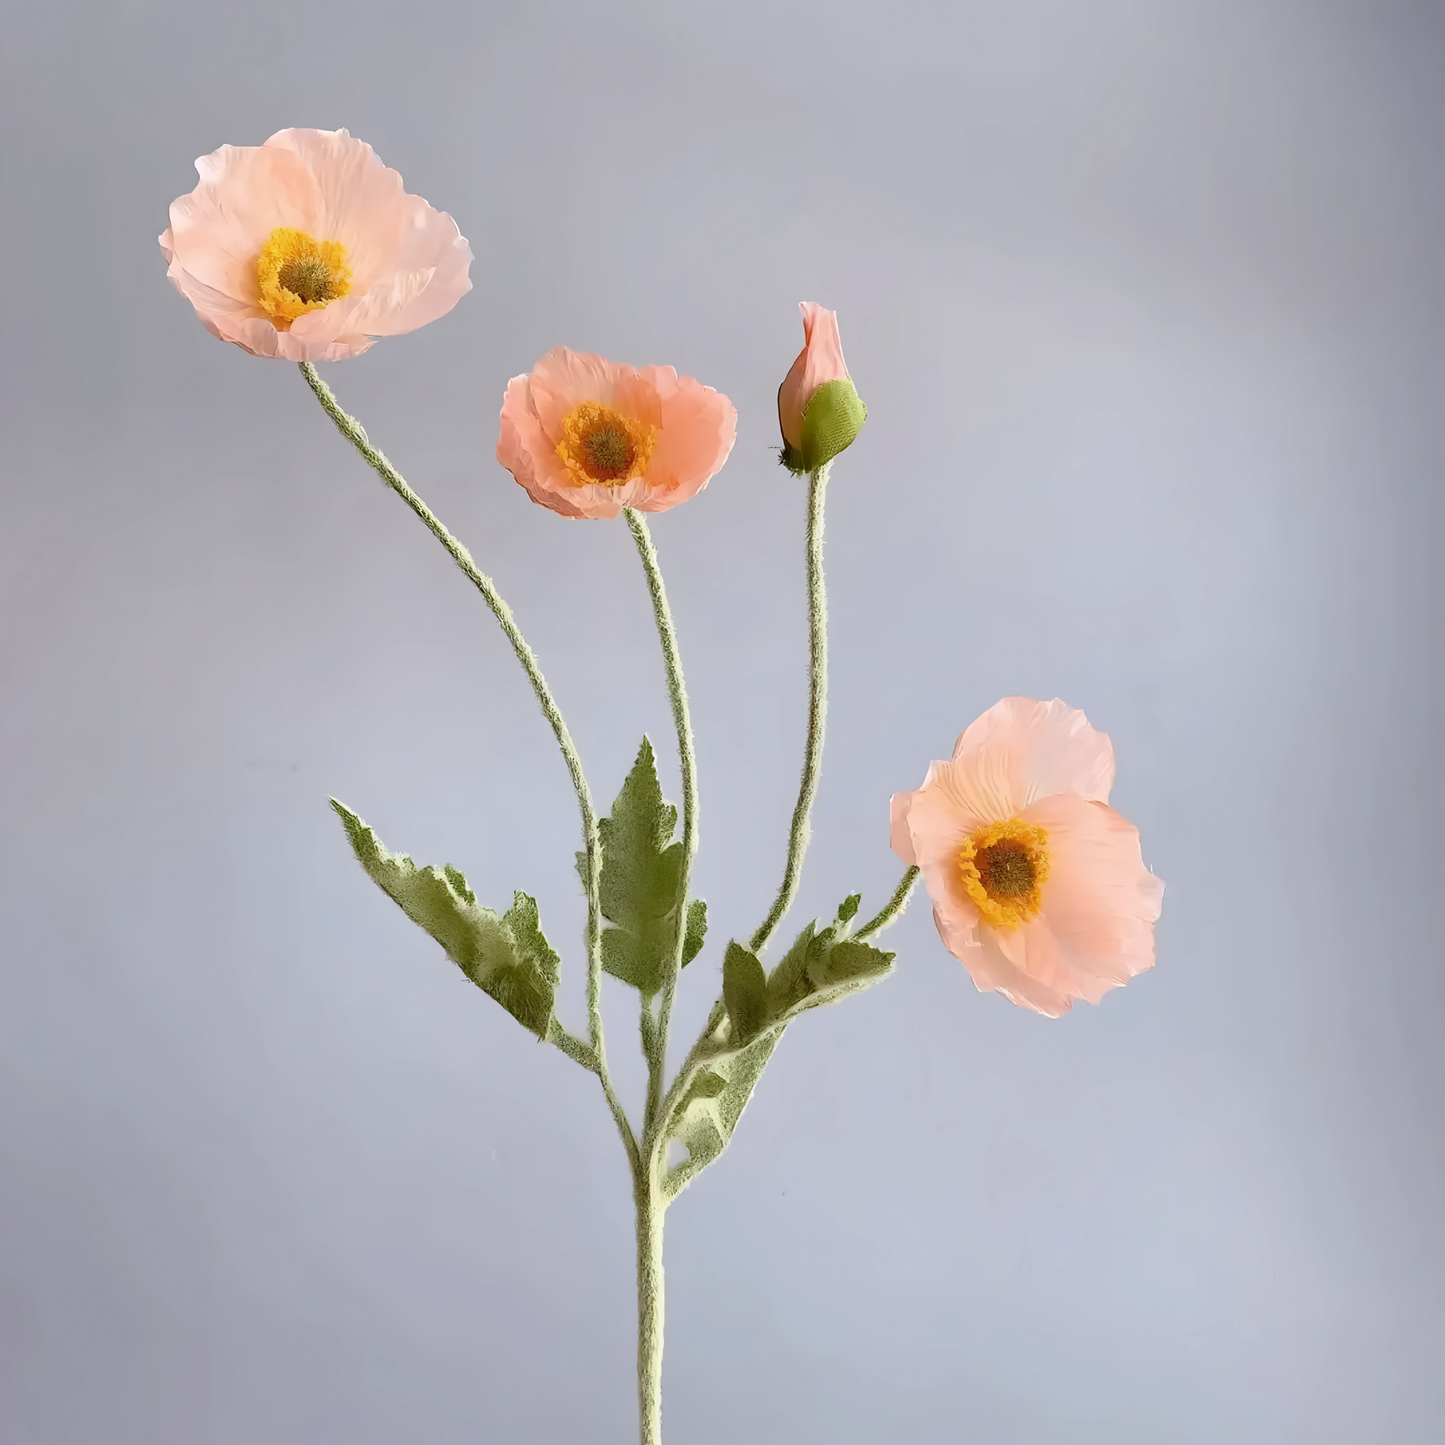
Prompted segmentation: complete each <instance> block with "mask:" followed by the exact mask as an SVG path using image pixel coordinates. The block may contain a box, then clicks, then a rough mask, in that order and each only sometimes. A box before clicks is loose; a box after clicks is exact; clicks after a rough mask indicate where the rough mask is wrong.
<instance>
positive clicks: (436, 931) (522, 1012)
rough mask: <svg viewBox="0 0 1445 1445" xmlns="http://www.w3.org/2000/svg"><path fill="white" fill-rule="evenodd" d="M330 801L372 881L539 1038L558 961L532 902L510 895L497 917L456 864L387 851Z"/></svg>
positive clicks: (543, 1030)
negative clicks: (419, 861) (421, 862)
mask: <svg viewBox="0 0 1445 1445" xmlns="http://www.w3.org/2000/svg"><path fill="white" fill-rule="evenodd" d="M331 806H332V807H333V808H335V809H336V812H337V814H338V816H339V817H340V818H341V822H342V825H343V826H344V827H345V829H346V833H347V837H349V838H350V839H351V846H352V849H353V851H354V852H355V853H356V858H357V861H358V862H359V863H360V864H361V866H362V867H363V868H364V869H365V870H366V872H367V873H368V874H369V875H370V877H371V880H372V882H374V883H375V884H376V885H377V886H378V887H379V888H380V889H381V890H382V892H383V893H385V894H386V895H387V896H388V897H389V898H390V899H391V900H392V901H393V902H394V903H396V904H398V905H399V906H400V908H401V910H402V912H403V913H405V914H406V916H407V917H408V918H410V919H411V921H412V922H413V923H415V924H417V925H419V926H420V927H421V928H424V929H425V930H426V931H427V932H428V933H429V934H431V936H432V937H433V938H434V939H436V941H437V942H438V943H439V944H441V946H442V947H443V948H444V949H445V950H446V954H447V957H448V958H450V959H451V961H452V962H453V963H455V964H456V965H457V967H458V968H460V969H461V971H462V972H463V973H464V974H466V976H467V977H468V978H469V979H471V981H472V982H473V983H474V984H476V985H477V987H478V988H480V989H481V990H482V991H483V992H484V993H487V994H490V995H491V997H492V998H494V999H496V1001H497V1002H498V1003H499V1004H501V1006H502V1007H503V1008H504V1009H506V1010H507V1012H508V1013H509V1014H511V1015H512V1017H513V1018H514V1019H516V1020H517V1022H518V1023H519V1024H521V1025H522V1026H523V1027H524V1028H527V1029H530V1030H531V1031H532V1032H533V1033H534V1034H536V1035H537V1037H538V1038H539V1039H542V1038H546V1036H547V1029H548V1026H549V1024H550V1023H551V1021H552V1000H553V998H554V997H555V996H556V992H557V979H558V965H559V960H558V957H557V954H556V952H555V951H554V950H553V948H552V946H551V944H549V943H548V942H547V940H546V938H545V937H543V935H542V930H541V928H540V926H539V925H538V921H537V903H536V900H535V899H533V898H529V897H528V896H527V895H526V894H525V893H516V894H514V895H513V896H512V906H511V907H510V908H509V909H508V910H507V911H506V913H504V914H502V915H501V916H500V917H498V916H497V914H496V913H494V912H493V911H492V910H491V909H490V908H483V907H482V906H481V905H480V904H479V903H478V902H477V896H476V894H475V893H473V892H472V890H471V889H470V888H469V887H468V886H467V880H466V877H465V876H464V875H463V874H462V873H461V871H460V870H459V869H456V868H453V867H452V866H451V865H450V864H448V865H446V866H445V867H443V868H432V867H428V868H418V867H417V866H416V864H415V863H413V862H412V861H411V859H410V858H408V857H407V856H406V854H404V853H402V854H396V853H388V852H387V851H386V849H385V848H384V847H383V846H382V843H381V840H380V839H379V838H378V837H377V836H376V834H375V832H374V831H373V830H372V829H370V828H368V827H367V826H366V824H365V823H363V822H362V821H361V819H360V818H358V817H357V816H356V814H355V813H353V812H351V811H350V810H349V809H348V808H346V807H344V806H343V805H342V804H341V803H338V802H337V801H336V799H335V798H333V799H332V800H331Z"/></svg>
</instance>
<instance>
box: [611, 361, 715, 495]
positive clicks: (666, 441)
mask: <svg viewBox="0 0 1445 1445" xmlns="http://www.w3.org/2000/svg"><path fill="white" fill-rule="evenodd" d="M639 375H640V377H641V378H642V380H643V381H644V382H647V383H650V384H652V386H653V387H654V389H655V391H656V394H657V395H658V396H659V397H660V398H661V404H662V425H661V427H660V429H659V431H658V436H657V443H656V445H655V446H654V448H653V452H652V458H651V461H650V462H649V463H648V468H647V476H646V482H647V493H646V495H645V496H644V497H642V498H639V500H637V501H636V502H628V503H627V505H628V506H630V507H635V508H636V509H637V510H638V511H640V512H662V511H666V510H667V508H669V507H675V506H676V505H677V504H678V503H679V502H685V501H687V499H688V498H689V497H693V496H696V495H697V493H698V492H700V491H701V490H702V489H703V488H704V487H705V486H706V485H707V484H708V482H709V481H710V480H711V479H712V478H713V477H714V476H716V475H717V473H718V472H719V471H720V470H721V469H722V465H723V463H724V462H725V461H727V459H728V454H729V453H730V452H731V451H732V449H733V443H734V442H735V441H736V440H737V434H738V413H737V408H736V407H734V406H733V404H732V402H730V401H729V400H728V399H727V397H725V396H723V395H722V393H721V392H718V391H715V390H714V389H713V388H712V387H710V386H704V385H703V384H702V383H701V382H699V381H695V380H694V379H693V378H692V377H690V376H681V377H680V376H678V374H677V373H676V372H675V371H674V370H673V369H672V367H670V366H645V367H643V368H642V369H641V371H640V372H639Z"/></svg>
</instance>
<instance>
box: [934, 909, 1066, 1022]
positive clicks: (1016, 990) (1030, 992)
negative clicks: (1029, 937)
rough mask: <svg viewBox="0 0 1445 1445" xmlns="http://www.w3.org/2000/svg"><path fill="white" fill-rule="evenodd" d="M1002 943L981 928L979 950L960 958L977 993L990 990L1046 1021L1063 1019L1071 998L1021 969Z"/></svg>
mask: <svg viewBox="0 0 1445 1445" xmlns="http://www.w3.org/2000/svg"><path fill="white" fill-rule="evenodd" d="M1003 941H1004V938H1003V935H1001V934H998V933H995V932H993V931H992V930H990V929H982V928H981V929H980V930H979V942H978V947H977V948H976V949H974V950H970V952H969V954H968V956H966V957H962V958H961V959H960V962H962V963H963V965H964V967H965V968H967V969H968V971H969V975H970V976H971V977H972V979H973V981H974V983H975V984H976V985H977V986H978V989H979V992H980V993H987V992H988V991H989V990H993V991H994V992H996V993H1001V994H1002V995H1003V996H1004V997H1005V998H1006V999H1007V1000H1008V1001H1009V1002H1010V1003H1012V1004H1016V1005H1018V1007H1019V1008H1026V1009H1032V1010H1033V1012H1034V1013H1039V1014H1043V1016H1044V1017H1045V1018H1051V1019H1058V1018H1063V1016H1064V1015H1065V1014H1066V1013H1068V1012H1069V1010H1070V1009H1072V1008H1073V1006H1074V996H1071V995H1070V994H1068V993H1065V992H1062V991H1061V990H1059V989H1056V988H1051V987H1050V986H1049V984H1048V982H1047V981H1046V980H1045V979H1042V978H1038V977H1036V976H1035V975H1034V974H1032V973H1029V972H1027V971H1026V970H1025V969H1023V968H1020V967H1019V966H1018V964H1016V963H1015V962H1014V961H1013V959H1012V958H1010V957H1009V955H1008V954H1007V953H1005V951H1004V949H1003V948H1002V947H1001V945H1002V943H1003ZM1042 945H1043V940H1040V945H1039V947H1038V949H1037V952H1036V958H1037V959H1038V960H1039V961H1040V962H1042V961H1043V954H1044V948H1043V946H1042Z"/></svg>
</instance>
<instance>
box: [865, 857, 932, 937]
mask: <svg viewBox="0 0 1445 1445" xmlns="http://www.w3.org/2000/svg"><path fill="white" fill-rule="evenodd" d="M917 882H918V869H917V868H910V869H908V871H907V872H906V873H904V875H903V877H902V878H900V879H899V880H898V887H897V888H895V889H894V890H893V897H892V898H890V899H889V900H888V902H887V903H886V904H884V905H883V907H882V908H881V909H880V910H879V912H878V914H877V916H876V917H874V918H870V919H869V920H868V922H867V923H865V924H864V925H863V926H862V928H860V929H858V930H857V931H856V932H855V933H854V934H853V937H854V938H858V939H864V938H872V937H873V935H874V934H875V933H882V932H883V930H884V929H885V928H887V927H888V925H889V924H890V923H892V922H893V920H894V919H895V918H897V917H898V915H899V914H900V913H902V912H903V910H904V909H905V908H907V907H908V895H909V894H910V893H912V892H913V885H914V884H915V883H917Z"/></svg>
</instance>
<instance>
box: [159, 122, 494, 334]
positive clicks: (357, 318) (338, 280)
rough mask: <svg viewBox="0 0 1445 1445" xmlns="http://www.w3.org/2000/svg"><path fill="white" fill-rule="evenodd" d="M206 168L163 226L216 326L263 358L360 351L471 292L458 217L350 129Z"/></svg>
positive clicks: (187, 289)
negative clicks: (408, 188) (433, 203)
mask: <svg viewBox="0 0 1445 1445" xmlns="http://www.w3.org/2000/svg"><path fill="white" fill-rule="evenodd" d="M196 170H197V171H198V172H199V173H200V177H201V183H200V185H198V186H197V187H196V189H195V190H194V191H192V192H191V193H190V195H188V196H182V197H181V198H180V199H179V200H177V201H175V202H173V203H172V205H171V224H170V226H169V228H168V229H167V230H166V232H165V233H164V235H162V236H161V238H160V243H161V250H162V251H164V252H165V257H166V260H167V262H169V264H170V270H169V272H168V273H167V274H168V275H169V276H170V279H171V281H172V283H173V284H174V285H175V288H176V290H178V291H179V292H180V293H181V295H182V296H184V297H185V298H186V299H187V300H188V301H189V302H190V303H191V305H192V306H194V307H195V308H196V314H197V315H198V316H199V317H200V318H201V324H202V325H203V326H204V327H205V328H206V330H207V331H209V332H210V333H211V335H212V336H218V337H220V338H221V340H222V341H230V342H234V343H235V344H236V345H237V346H239V347H242V348H243V349H244V350H246V351H249V352H250V353H251V354H252V355H253V356H274V357H280V358H282V359H283V360H286V361H339V360H341V359H342V358H344V357H348V356H359V355H360V354H361V353H362V352H363V351H365V350H366V349H367V347H369V346H370V345H371V343H372V340H373V339H374V338H375V337H378V336H396V335H399V334H400V333H402V332H403V331H415V330H416V328H417V327H418V326H425V325H426V323H427V322H428V321H435V320H436V319H437V317H439V316H444V315H446V313H447V312H448V311H450V310H451V309H452V307H453V306H455V305H456V304H457V302H458V301H459V300H460V299H461V298H462V297H463V296H464V295H466V293H467V292H468V291H470V290H471V287H472V283H471V281H470V280H469V279H468V276H467V269H468V267H470V265H471V263H472V251H471V247H470V246H468V245H467V243H466V241H465V240H464V239H463V238H462V236H461V235H460V234H459V233H458V231H457V225H456V222H455V221H453V220H452V218H451V217H450V216H449V215H447V214H446V213H445V212H444V211H434V210H432V208H431V207H430V206H429V205H427V203H426V202H425V201H424V200H422V199H421V197H420V196H410V195H408V194H407V193H406V192H405V191H404V190H403V189H402V182H401V177H400V176H399V175H398V174H397V173H396V172H395V171H393V170H389V169H387V167H386V166H384V165H382V163H381V161H380V160H378V159H377V155H376V152H375V151H373V150H372V148H371V147H370V146H369V145H366V144H365V143H364V142H362V141H359V140H353V139H352V138H351V136H349V135H348V134H347V133H346V132H345V131H344V130H282V131H277V132H276V134H275V135H273V136H272V137H271V139H270V140H268V141H267V142H266V144H265V145H259V146H222V147H221V148H220V150H218V151H212V153H211V154H210V155H208V156H202V157H201V158H200V160H198V161H197V162H196Z"/></svg>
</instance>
